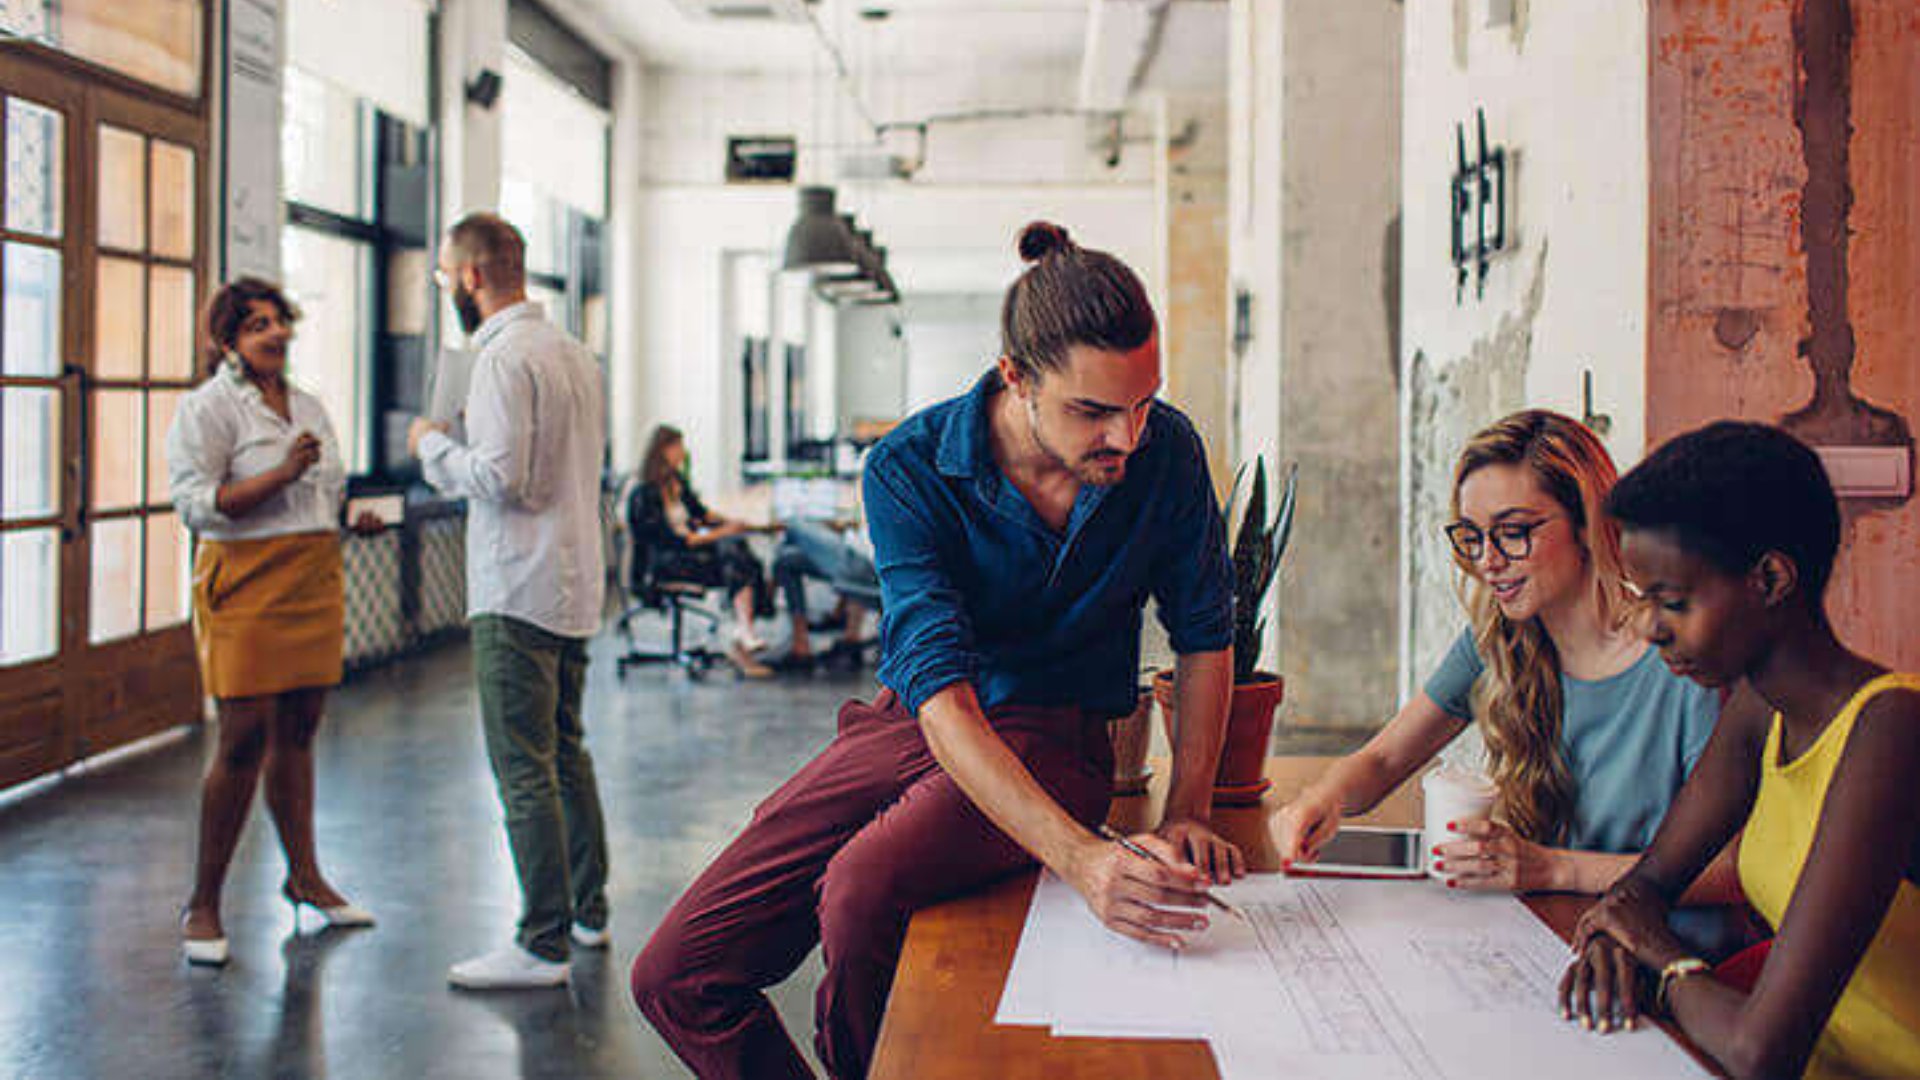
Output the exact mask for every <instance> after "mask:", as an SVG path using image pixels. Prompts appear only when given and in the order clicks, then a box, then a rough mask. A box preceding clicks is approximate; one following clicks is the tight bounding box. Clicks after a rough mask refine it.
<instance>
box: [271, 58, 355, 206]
mask: <svg viewBox="0 0 1920 1080" xmlns="http://www.w3.org/2000/svg"><path fill="white" fill-rule="evenodd" d="M285 71H286V84H285V88H284V90H283V92H282V95H283V115H282V117H281V127H280V166H281V169H282V170H283V171H284V172H285V173H286V179H285V183H286V189H287V201H288V202H297V203H305V204H306V205H308V206H315V207H319V208H320V209H322V210H331V211H333V212H334V213H336V214H344V215H346V216H347V217H352V218H365V217H368V216H370V215H369V213H368V211H367V206H366V187H367V185H366V184H365V183H363V182H362V177H363V175H364V171H365V169H366V163H365V161H364V157H365V154H364V142H365V140H364V138H363V137H362V129H361V124H360V103H359V102H358V101H357V100H355V98H354V96H353V95H352V94H349V93H347V92H346V91H344V90H341V89H340V88H338V87H336V86H334V85H333V84H332V83H329V82H325V81H323V80H320V79H316V78H314V77H313V76H311V75H308V74H307V73H306V72H304V71H301V70H300V69H299V68H296V67H288V68H286V69H285Z"/></svg>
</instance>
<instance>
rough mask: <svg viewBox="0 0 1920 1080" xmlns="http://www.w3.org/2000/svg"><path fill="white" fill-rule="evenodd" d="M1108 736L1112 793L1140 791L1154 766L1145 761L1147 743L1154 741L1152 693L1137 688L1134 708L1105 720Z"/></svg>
mask: <svg viewBox="0 0 1920 1080" xmlns="http://www.w3.org/2000/svg"><path fill="white" fill-rule="evenodd" d="M1107 736H1108V738H1109V739H1110V741H1112V743H1113V794H1114V797H1116V798H1120V797H1124V796H1128V795H1143V794H1145V793H1146V790H1147V781H1148V780H1151V779H1152V778H1153V769H1152V768H1150V767H1149V766H1148V765H1147V744H1148V743H1150V742H1152V741H1153V693H1152V691H1151V690H1150V689H1149V688H1148V687H1144V686H1143V687H1141V688H1140V696H1139V698H1138V699H1136V701H1135V704H1134V707H1133V712H1131V713H1129V714H1127V715H1126V716H1122V717H1118V718H1116V719H1114V720H1111V721H1109V722H1108V724H1107Z"/></svg>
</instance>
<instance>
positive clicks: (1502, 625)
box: [1275, 410, 1732, 931]
mask: <svg viewBox="0 0 1920 1080" xmlns="http://www.w3.org/2000/svg"><path fill="white" fill-rule="evenodd" d="M1615 475H1616V474H1615V470H1614V465H1613V460H1612V458H1610V457H1608V455H1607V451H1606V447H1604V446H1603V445H1601V443H1600V440H1599V439H1598V438H1596V437H1595V436H1594V434H1593V433H1592V432H1591V431H1588V430H1587V429H1586V428H1585V427H1583V426H1581V425H1580V424H1579V423H1578V422H1576V421H1574V420H1570V419H1568V418H1567V417H1564V416H1561V415H1559V414H1557V413H1552V412H1545V411H1539V410H1531V411H1527V412H1520V413H1515V414H1514V415H1512V416H1509V417H1507V418H1506V419H1504V420H1501V421H1500V422H1498V423H1496V424H1494V425H1493V426H1492V427H1489V428H1487V429H1486V430H1484V431H1482V432H1480V433H1479V434H1478V435H1476V436H1474V438H1473V441H1472V442H1470V443H1469V444H1468V445H1467V448H1466V450H1465V451H1463V452H1462V453H1461V455H1460V461H1459V464H1458V465H1457V466H1456V468H1455V471H1454V484H1453V523H1452V524H1450V525H1448V526H1447V529H1446V532H1447V538H1448V540H1449V541H1450V542H1451V544H1452V546H1453V552H1454V559H1455V562H1456V564H1457V566H1458V568H1459V571H1460V576H1461V590H1462V599H1463V602H1464V603H1465V605H1466V608H1467V614H1468V621H1469V625H1468V627H1467V628H1466V629H1464V630H1462V631H1461V632H1460V636H1459V638H1458V639H1457V640H1455V642H1454V644H1453V648H1452V650H1451V651H1450V652H1449V653H1448V654H1447V657H1446V659H1445V660H1444V661H1442V663H1441V665H1440V668H1439V670H1438V671H1436V672H1435V673H1434V674H1433V676H1432V678H1430V679H1428V680H1427V684H1426V689H1425V691H1424V692H1422V693H1419V694H1415V695H1414V696H1413V698H1412V700H1410V701H1408V702H1407V704H1406V705H1405V707H1403V708H1402V709H1401V710H1400V712H1399V713H1398V714H1397V715H1396V716H1394V717H1393V719H1392V720H1390V721H1388V723H1387V725H1386V726H1385V727H1384V728H1382V729H1381V731H1380V733H1379V734H1377V735H1375V736H1374V737H1373V738H1372V739H1371V740H1369V741H1368V743H1367V744H1366V745H1365V746H1363V747H1361V748H1360V749H1359V750H1358V751H1355V752H1354V753H1353V754H1350V755H1348V756H1347V757H1345V758H1342V759H1341V760H1340V761H1339V762H1337V763H1335V764H1334V765H1333V767H1332V768H1330V769H1329V770H1328V771H1327V773H1326V775H1324V776H1322V777H1321V778H1320V779H1319V780H1318V781H1317V782H1315V783H1314V784H1313V785H1312V786H1311V787H1309V788H1308V789H1307V790H1306V791H1305V792H1304V793H1303V794H1302V795H1301V796H1300V797H1299V798H1297V799H1295V800H1294V801H1293V802H1291V803H1289V804H1288V805H1287V806H1286V807H1285V808H1283V809H1282V810H1281V811H1280V813H1279V814H1278V816H1277V819H1276V822H1275V826H1276V831H1277V834H1278V835H1277V840H1278V845H1279V850H1280V857H1281V859H1282V860H1283V861H1284V862H1287V863H1291V862H1293V861H1296V860H1300V861H1310V860H1312V859H1313V858H1314V857H1315V855H1316V854H1317V852H1318V850H1319V849H1320V847H1321V846H1322V845H1323V844H1324V843H1325V842H1326V841H1327V839H1328V838H1329V837H1331V836H1332V835H1333V834H1334V832H1335V831H1336V830H1337V829H1338V828H1339V825H1340V819H1341V817H1342V816H1344V815H1355V814H1363V813H1365V812H1367V811H1368V810H1370V809H1371V808H1372V807H1373V806H1374V805H1375V804H1376V803H1378V802H1379V801H1380V800H1381V799H1382V798H1384V797H1385V796H1386V795H1387V794H1388V793H1390V792H1392V791H1393V790H1394V789H1395V788H1397V787H1399V786H1400V784H1401V783H1402V782H1404V781H1405V780H1406V779H1407V778H1408V777H1410V776H1412V775H1413V774H1414V773H1415V772H1416V771H1418V770H1419V769H1420V768H1421V767H1423V766H1425V765H1426V764H1427V763H1428V762H1430V761H1432V760H1433V759H1434V757H1435V756H1436V755H1437V754H1439V752H1440V751H1441V750H1442V749H1443V748H1444V747H1445V746H1446V745H1447V744H1448V743H1450V742H1452V741H1453V739H1454V737H1455V736H1457V735H1459V734H1460V733H1461V732H1462V731H1464V730H1465V729H1466V728H1467V726H1468V725H1469V724H1472V723H1476V722H1477V723H1478V725H1479V728H1480V732H1481V735H1482V736H1483V738H1484V741H1485V744H1486V757H1487V761H1488V765H1489V769H1488V772H1489V775H1490V777H1491V779H1492V781H1493V784H1494V787H1495V800H1494V814H1493V820H1491V821H1477V822H1461V823H1459V826H1458V830H1457V833H1458V835H1457V836H1455V837H1454V838H1451V839H1446V838H1440V837H1428V838H1427V843H1428V844H1430V845H1434V844H1437V853H1438V859H1439V865H1438V867H1437V869H1439V870H1440V872H1441V873H1442V874H1444V875H1445V876H1446V877H1447V878H1448V881H1447V883H1448V884H1449V885H1451V886H1455V887H1459V888H1468V889H1500V890H1512V891H1517V892H1527V891H1562V892H1587V893H1597V892H1603V891H1605V890H1606V888H1607V887H1608V886H1609V885H1612V884H1613V882H1614V880H1615V879H1616V878H1618V877H1619V876H1620V875H1622V874H1624V873H1626V871H1627V869H1628V868H1629V867H1630V866H1631V865H1632V864H1633V860H1634V858H1635V856H1636V854H1637V853H1638V852H1639V851H1640V850H1642V849H1643V848H1644V847H1645V846H1646V845H1647V843H1648V842H1649V841H1651V840H1652V839H1653V834H1654V830H1655V829H1656V828H1657V827H1658V826H1659V823H1660V819H1661V816H1662V815H1663V814H1665V813H1666V810H1667V806H1668V803H1669V802H1670V801H1671V800H1672V798H1673V795H1674V793H1675V792H1676V791H1678V790H1679V789H1680V786H1681V784H1682V783H1684V782H1685V780H1686V777H1687V772H1688V770H1689V769H1690V768H1692V766H1693V762H1694V759H1695V758H1696V757H1697V756H1698V755H1699V754H1700V751H1701V748H1702V747H1703V746H1705V744H1706V741H1707V737H1708V736H1709V735H1710V734H1711V733H1712V731H1713V725H1714V720H1715V718H1716V717H1717V716H1718V714H1719V699H1718V697H1717V695H1715V694H1714V693H1713V692H1712V691H1710V690H1706V689H1704V688H1701V687H1697V686H1694V685H1692V684H1690V683H1689V682H1687V681H1686V680H1685V679H1682V678H1680V677H1679V676H1676V675H1674V674H1673V673H1672V672H1669V671H1668V670H1667V669H1666V668H1665V667H1664V666H1662V665H1661V663H1660V661H1659V658H1658V657H1657V656H1656V655H1655V652H1654V650H1652V649H1650V648H1648V647H1647V643H1646V642H1645V641H1643V640H1641V639H1640V637H1639V635H1638V634H1636V633H1635V632H1634V631H1633V629H1632V628H1631V627H1629V626H1627V625H1626V621H1627V617H1628V615H1629V613H1630V612H1631V610H1632V597H1631V595H1630V594H1629V593H1628V591H1627V589H1626V586H1625V580H1624V576H1623V573H1622V571H1621V567H1620V546H1619V530H1618V528H1617V527H1616V526H1615V525H1614V524H1613V523H1612V522H1611V521H1610V520H1608V519H1607V518H1606V516H1605V515H1604V513H1603V512H1602V509H1601V508H1602V506H1603V505H1604V503H1605V500H1606V497H1607V493H1608V492H1609V491H1610V490H1611V489H1612V487H1613V482H1614V478H1615ZM1443 839H1445V840H1446V842H1440V841H1442V840H1443ZM1731 879H1732V873H1731V868H1730V866H1727V865H1725V864H1723V865H1722V868H1721V871H1720V874H1719V877H1718V878H1717V879H1716V880H1715V881H1712V882H1705V883H1703V885H1704V886H1705V887H1703V889H1702V890H1700V895H1699V896H1697V897H1696V899H1697V900H1700V901H1702V902H1712V901H1715V900H1720V899H1723V898H1727V899H1730V898H1731V895H1732V888H1731V885H1732V881H1731ZM1702 929H1703V931H1704V930H1707V929H1710V928H1706V927H1703V928H1702Z"/></svg>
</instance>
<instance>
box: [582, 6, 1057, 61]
mask: <svg viewBox="0 0 1920 1080" xmlns="http://www.w3.org/2000/svg"><path fill="white" fill-rule="evenodd" d="M1087 3H1088V0H818V2H817V3H814V4H812V5H810V7H811V8H812V10H813V13H814V17H815V18H816V19H818V20H819V22H820V23H821V25H822V26H823V27H824V28H825V30H826V32H827V34H828V36H830V37H831V38H833V39H834V41H835V42H836V43H837V44H838V45H839V47H840V51H841V54H842V56H843V57H844V58H845V60H846V62H847V64H848V66H849V67H851V68H854V69H855V70H859V71H877V70H883V69H884V70H886V71H888V72H890V73H894V74H917V73H921V72H926V71H937V70H939V69H940V68H942V67H943V66H945V65H949V64H952V63H955V62H956V61H966V62H967V63H968V64H970V65H974V66H980V67H984V66H989V65H991V66H1003V65H1004V66H1007V67H1032V66H1054V65H1064V66H1067V67H1074V66H1077V65H1078V64H1079V62H1080V53H1081V48H1082V45H1083V44H1084V39H1085V37H1086V26H1087ZM581 6H583V7H589V8H592V9H595V10H597V11H598V12H599V13H600V14H601V15H602V16H603V17H604V18H605V19H606V21H607V23H608V26H609V28H610V29H612V30H613V31H614V32H615V33H617V34H619V35H620V36H621V37H622V38H624V39H626V40H627V41H628V42H630V43H631V44H632V45H633V46H634V47H635V48H636V49H637V50H638V51H639V53H640V55H641V58H642V59H643V60H644V61H645V62H647V63H649V64H656V65H659V66H661V67H667V68H681V69H692V70H701V71H756V72H776V71H812V70H814V69H815V66H816V65H821V64H823V63H824V62H825V61H824V59H823V54H822V52H821V50H820V48H819V45H818V43H817V39H816V38H815V37H814V33H813V30H812V28H810V27H809V26H807V24H806V23H804V22H798V23H793V22H760V21H743V20H715V19H710V18H701V17H696V16H692V15H690V14H689V13H688V12H689V10H690V9H696V8H698V7H699V0H684V2H676V0H581ZM868 8H880V9H885V10H887V11H889V12H890V13H891V14H890V15H889V17H888V18H886V19H884V20H881V21H869V20H866V19H863V18H861V17H860V12H861V11H863V10H866V9H868Z"/></svg>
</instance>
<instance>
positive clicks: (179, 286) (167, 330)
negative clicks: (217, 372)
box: [147, 266, 194, 381]
mask: <svg viewBox="0 0 1920 1080" xmlns="http://www.w3.org/2000/svg"><path fill="white" fill-rule="evenodd" d="M147 283H148V293H147V303H148V305H149V307H148V310H147V363H148V367H147V377H148V378H150V379H177V380H181V381H186V380H189V379H192V378H193V344H194V343H193V271H191V270H182V269H180V268H179V267H174V266H151V267H148V268H147Z"/></svg>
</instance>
